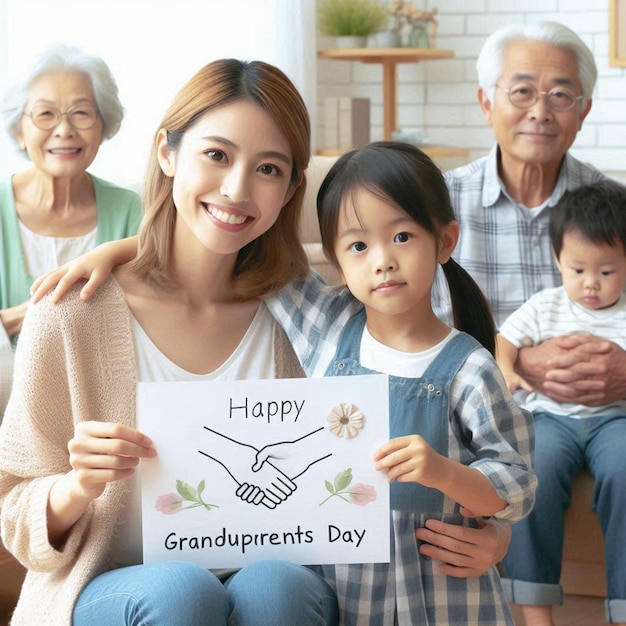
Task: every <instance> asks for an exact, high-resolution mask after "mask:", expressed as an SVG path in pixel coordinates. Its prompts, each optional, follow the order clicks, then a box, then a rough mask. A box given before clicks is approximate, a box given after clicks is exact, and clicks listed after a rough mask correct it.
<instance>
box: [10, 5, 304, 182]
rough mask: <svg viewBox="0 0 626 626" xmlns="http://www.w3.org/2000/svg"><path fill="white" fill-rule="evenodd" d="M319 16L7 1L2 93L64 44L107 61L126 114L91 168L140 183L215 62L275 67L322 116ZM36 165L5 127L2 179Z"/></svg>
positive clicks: (290, 8)
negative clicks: (192, 86) (199, 76)
mask: <svg viewBox="0 0 626 626" xmlns="http://www.w3.org/2000/svg"><path fill="white" fill-rule="evenodd" d="M314 11H315V4H314V0H236V1H232V0H106V1H105V0H101V1H100V0H0V91H3V90H4V89H5V88H6V87H7V86H8V85H10V84H12V83H13V82H14V81H18V80H20V79H22V78H23V77H24V76H25V75H26V73H27V72H28V71H29V69H30V67H31V65H32V63H33V61H34V59H35V58H36V57H37V56H39V54H40V53H41V52H42V51H43V50H44V49H45V48H47V47H48V46H49V45H50V44H52V43H54V42H56V41H61V40H63V41H69V42H71V43H73V44H75V45H78V46H80V47H81V48H83V49H84V50H86V51H88V52H90V53H94V54H98V55H100V56H102V57H103V58H104V60H105V61H106V62H107V64H108V65H109V67H110V68H111V70H112V72H113V75H114V76H115V78H116V81H117V83H118V87H119V90H120V98H121V101H122V104H123V105H124V107H125V109H126V116H125V118H124V122H123V124H122V128H121V130H120V132H119V133H118V134H117V135H116V136H115V137H113V138H112V139H111V140H110V141H107V142H105V143H104V144H103V145H102V147H101V148H100V151H99V153H98V156H97V157H96V160H95V161H94V163H93V165H92V167H91V168H90V170H91V171H92V172H93V173H94V174H97V175H100V176H102V177H104V178H108V179H110V180H112V181H115V182H117V183H119V184H127V183H132V184H137V182H138V181H140V180H141V179H142V178H143V174H144V169H145V164H146V162H147V157H148V153H149V149H150V146H151V143H152V138H153V136H154V133H155V132H156V130H157V125H158V123H159V121H160V120H161V118H162V116H163V114H164V112H165V109H166V108H167V106H168V105H169V103H170V101H171V99H172V98H173V96H174V94H175V93H176V92H177V91H178V89H179V88H180V87H182V85H183V84H184V83H185V82H186V81H187V80H188V79H189V78H191V76H192V75H193V74H194V73H195V72H196V71H197V70H199V69H200V67H202V66H203V65H204V64H206V63H208V62H209V61H211V60H214V59H217V58H222V57H237V58H241V59H261V60H264V61H268V62H270V63H273V64H275V65H277V66H279V67H280V68H281V69H282V70H283V71H284V72H285V73H286V74H287V75H288V76H289V77H290V78H291V79H292V80H293V81H294V82H295V84H296V85H297V86H298V88H299V89H300V91H301V93H302V94H303V96H304V98H305V101H307V104H308V105H309V107H310V108H311V109H312V110H315V105H314V102H315V81H314V69H313V68H314V67H315V50H314V34H315V31H314V29H313V28H312V27H311V24H314V22H315V19H314V15H315V13H314ZM307 32H308V33H309V34H308V35H307ZM279 33H289V36H287V37H285V36H283V35H279ZM303 47H304V49H303ZM309 83H310V85H309ZM28 165H29V163H28V161H26V160H25V159H24V158H23V157H21V156H18V155H17V154H16V153H15V151H14V150H13V148H12V147H11V146H9V145H8V142H7V138H6V135H5V133H4V129H3V130H2V131H1V132H0V179H2V180H4V179H5V178H6V177H7V176H8V175H9V174H10V173H11V172H13V171H16V170H17V169H23V168H24V167H28Z"/></svg>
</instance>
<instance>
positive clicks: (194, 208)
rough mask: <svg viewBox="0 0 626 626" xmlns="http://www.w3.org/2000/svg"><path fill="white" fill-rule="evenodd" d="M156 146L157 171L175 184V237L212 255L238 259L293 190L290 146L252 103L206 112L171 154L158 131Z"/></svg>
mask: <svg viewBox="0 0 626 626" xmlns="http://www.w3.org/2000/svg"><path fill="white" fill-rule="evenodd" d="M157 141H158V156H159V163H160V165H161V168H162V170H163V172H164V173H165V174H166V175H167V176H172V177H173V178H174V184H173V197H174V204H175V205H176V209H177V212H178V214H177V222H176V230H177V234H180V232H184V233H185V237H187V236H188V241H189V242H192V241H194V240H195V241H198V242H200V244H201V245H202V246H204V247H205V248H207V249H209V250H211V251H213V252H216V253H218V254H221V255H236V254H237V253H238V252H239V250H241V248H243V247H244V246H245V245H247V244H248V243H250V242H251V241H253V240H254V239H256V238H257V237H259V236H260V235H262V234H263V233H264V232H265V231H267V230H268V229H269V228H270V227H271V226H272V225H273V224H274V222H275V221H276V219H277V218H278V215H279V214H280V210H281V209H282V207H283V206H284V205H285V203H286V202H288V201H289V199H290V198H291V196H292V194H293V192H294V190H295V187H294V186H293V185H290V184H289V182H290V177H291V170H292V155H291V148H290V146H289V143H288V142H287V140H286V138H285V137H284V136H283V134H282V133H281V132H280V130H279V129H278V126H277V125H276V124H275V122H274V121H273V120H272V118H271V117H270V116H269V115H268V113H266V112H265V111H264V110H263V109H261V108H260V107H259V106H257V105H256V104H253V103H251V102H247V101H239V102H234V103H232V104H228V105H224V106H222V107H218V108H216V109H213V110H211V111H208V112H207V113H206V114H205V115H203V116H202V117H201V118H200V119H199V120H198V121H197V122H196V123H195V124H194V125H193V126H192V127H190V128H189V129H188V130H187V131H186V133H185V135H184V136H183V138H182V141H181V143H180V145H179V146H178V148H177V150H176V151H175V152H174V151H172V150H170V148H169V147H168V145H167V140H166V133H165V131H164V130H162V131H161V132H160V133H159V137H158V140H157ZM181 228H182V229H183V230H182V231H181Z"/></svg>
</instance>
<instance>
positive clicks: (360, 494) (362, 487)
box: [349, 483, 377, 506]
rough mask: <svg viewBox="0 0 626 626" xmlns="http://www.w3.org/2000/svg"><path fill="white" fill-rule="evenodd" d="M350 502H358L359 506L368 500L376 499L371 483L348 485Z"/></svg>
mask: <svg viewBox="0 0 626 626" xmlns="http://www.w3.org/2000/svg"><path fill="white" fill-rule="evenodd" d="M349 494H350V502H352V503H353V504H358V505H359V506H365V505H367V504H369V503H370V502H374V500H376V496H377V494H376V489H374V487H372V485H366V484H364V483H357V484H356V485H353V486H352V487H350V491H349Z"/></svg>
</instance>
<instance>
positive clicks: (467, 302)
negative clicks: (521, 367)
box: [442, 258, 496, 356]
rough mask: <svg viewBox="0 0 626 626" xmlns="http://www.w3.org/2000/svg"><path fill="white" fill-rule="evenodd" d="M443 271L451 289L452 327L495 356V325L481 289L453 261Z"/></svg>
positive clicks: (444, 265)
mask: <svg viewBox="0 0 626 626" xmlns="http://www.w3.org/2000/svg"><path fill="white" fill-rule="evenodd" d="M442 268H443V272H444V274H445V275H446V280H447V281H448V286H449V288H450V300H451V302H452V315H453V319H454V326H455V327H456V328H458V329H459V330H462V331H465V332H466V333H468V334H470V335H472V337H474V338H475V339H476V340H477V341H479V342H480V343H481V344H482V345H483V346H484V347H485V348H486V349H487V350H489V352H490V353H491V354H492V355H494V356H495V352H496V326H495V323H494V321H493V314H492V312H491V308H490V307H489V303H488V302H487V299H486V298H485V295H484V294H483V292H482V290H481V289H480V287H479V286H478V284H477V283H476V281H475V280H474V279H473V278H472V277H471V276H470V275H469V274H468V273H467V272H466V271H465V270H464V269H463V268H462V267H461V266H460V265H459V264H458V263H457V262H456V261H455V260H454V259H452V258H451V259H450V260H449V261H448V262H447V263H444V264H443V265H442Z"/></svg>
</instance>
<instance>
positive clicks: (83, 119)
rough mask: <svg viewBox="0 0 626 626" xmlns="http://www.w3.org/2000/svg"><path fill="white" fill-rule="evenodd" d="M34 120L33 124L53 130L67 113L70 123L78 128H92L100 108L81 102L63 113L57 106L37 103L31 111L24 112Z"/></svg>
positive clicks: (43, 128)
mask: <svg viewBox="0 0 626 626" xmlns="http://www.w3.org/2000/svg"><path fill="white" fill-rule="evenodd" d="M24 115H26V116H27V117H30V119H31V120H32V121H33V124H34V125H35V126H36V127H37V128H39V129H41V130H52V129H53V128H56V127H57V126H58V125H59V124H60V123H61V120H62V119H63V116H64V115H67V119H68V121H69V123H70V124H71V125H72V126H73V127H74V128H76V129H78V130H87V129H88V128H91V127H92V126H93V125H94V124H95V123H96V120H97V119H98V110H97V109H96V108H95V107H94V106H92V105H91V104H80V105H77V106H73V107H71V108H70V109H68V110H67V111H66V112H65V113H61V111H59V109H57V108H55V107H49V106H42V105H37V106H35V107H33V108H32V109H31V111H30V113H24Z"/></svg>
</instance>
